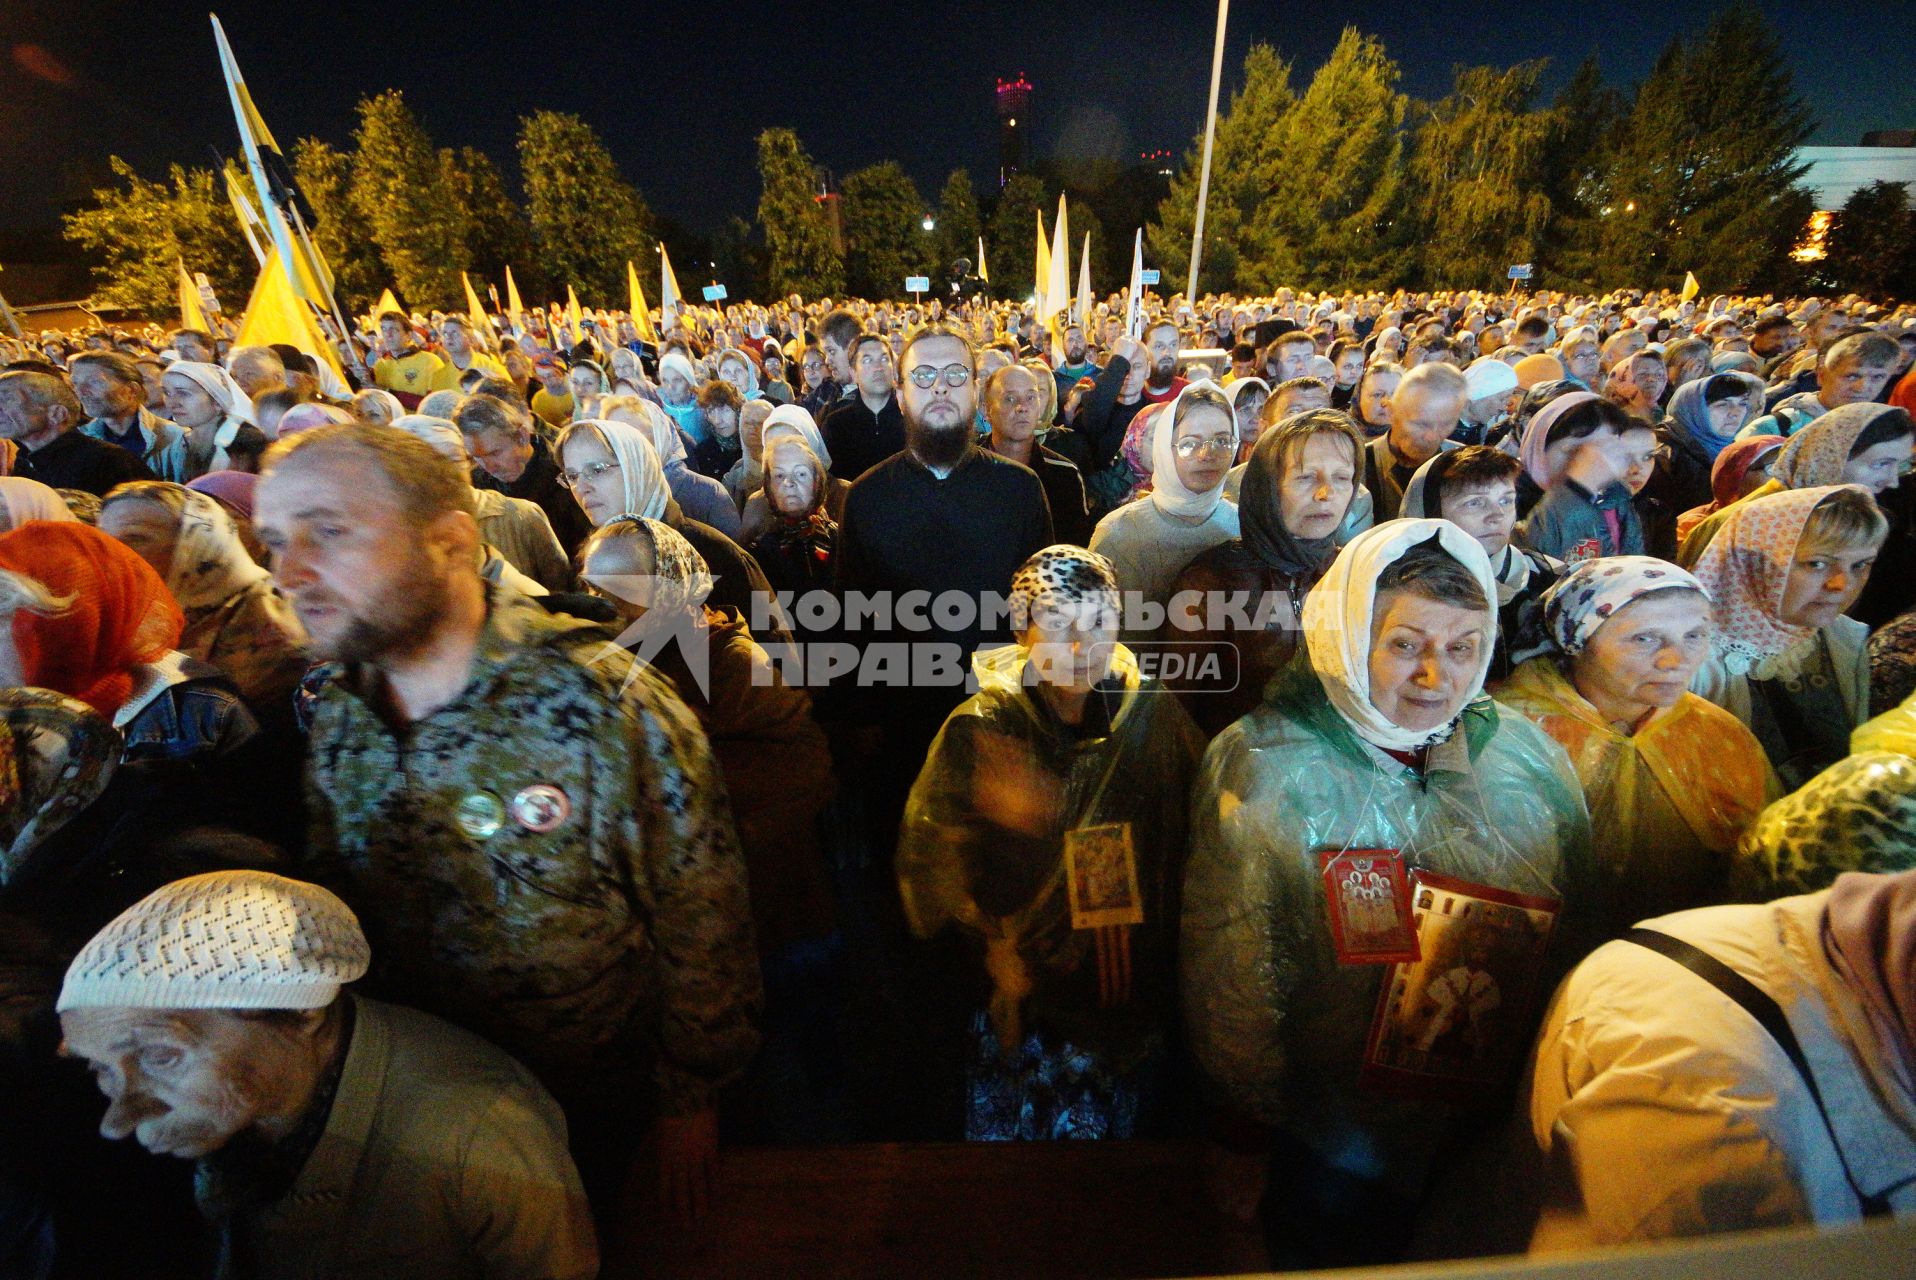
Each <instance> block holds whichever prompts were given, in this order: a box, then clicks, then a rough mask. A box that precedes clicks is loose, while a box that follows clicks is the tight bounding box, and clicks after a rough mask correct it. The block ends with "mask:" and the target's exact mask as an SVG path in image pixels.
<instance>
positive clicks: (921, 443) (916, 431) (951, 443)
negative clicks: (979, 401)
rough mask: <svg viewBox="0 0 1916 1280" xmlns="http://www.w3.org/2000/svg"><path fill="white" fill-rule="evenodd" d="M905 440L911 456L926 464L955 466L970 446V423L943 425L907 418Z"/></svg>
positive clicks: (942, 466)
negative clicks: (909, 447)
mask: <svg viewBox="0 0 1916 1280" xmlns="http://www.w3.org/2000/svg"><path fill="white" fill-rule="evenodd" d="M905 441H906V443H907V444H909V445H910V446H911V451H912V454H913V456H914V457H916V458H917V459H918V460H919V461H920V462H922V463H924V464H925V465H926V466H928V467H940V468H944V467H955V466H957V465H958V460H959V459H960V458H962V457H964V456H965V450H966V449H969V448H970V447H971V443H972V429H971V423H969V422H959V423H957V424H956V425H954V426H949V427H945V426H937V425H934V424H932V423H929V422H918V421H914V420H910V419H908V420H907V421H906V423H905Z"/></svg>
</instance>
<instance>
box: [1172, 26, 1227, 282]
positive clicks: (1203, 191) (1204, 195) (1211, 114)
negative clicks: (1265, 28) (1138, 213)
mask: <svg viewBox="0 0 1916 1280" xmlns="http://www.w3.org/2000/svg"><path fill="white" fill-rule="evenodd" d="M1230 12H1231V0H1217V42H1216V43H1215V44H1214V45H1213V46H1212V47H1211V105H1210V106H1209V107H1208V108H1207V109H1206V110H1205V113H1204V161H1203V163H1202V164H1201V165H1200V166H1199V168H1198V197H1197V220H1196V222H1195V223H1194V224H1193V225H1192V228H1191V280H1190V283H1189V285H1188V286H1187V287H1186V288H1185V290H1184V296H1185V297H1186V298H1187V299H1189V300H1190V301H1191V303H1192V305H1194V306H1195V305H1196V303H1197V296H1198V260H1199V259H1200V258H1201V257H1202V256H1203V255H1204V205H1205V202H1206V201H1207V200H1208V199H1209V198H1210V195H1211V141H1212V139H1213V138H1215V137H1216V136H1217V87H1218V81H1219V80H1220V79H1221V78H1222V77H1223V75H1224V20H1225V19H1226V18H1227V17H1229V16H1230Z"/></svg>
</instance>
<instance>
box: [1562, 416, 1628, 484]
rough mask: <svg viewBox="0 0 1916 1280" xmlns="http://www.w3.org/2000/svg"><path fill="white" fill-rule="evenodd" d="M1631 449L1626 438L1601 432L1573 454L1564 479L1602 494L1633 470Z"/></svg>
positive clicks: (1565, 470)
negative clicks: (1631, 468) (1626, 445)
mask: <svg viewBox="0 0 1916 1280" xmlns="http://www.w3.org/2000/svg"><path fill="white" fill-rule="evenodd" d="M1631 464H1632V459H1631V457H1630V451H1629V449H1627V448H1626V447H1625V446H1624V441H1623V437H1622V436H1619V435H1612V434H1610V433H1609V432H1607V431H1605V432H1598V433H1597V434H1596V435H1594V436H1592V437H1590V439H1589V440H1588V441H1586V442H1585V443H1584V444H1583V445H1581V446H1580V447H1579V448H1578V449H1577V451H1576V452H1575V453H1574V454H1572V455H1571V456H1570V462H1569V464H1568V465H1567V466H1565V467H1564V469H1563V474H1564V478H1565V479H1567V480H1574V481H1576V482H1577V483H1578V484H1580V485H1582V486H1583V488H1584V489H1585V490H1586V491H1588V492H1590V493H1602V492H1603V491H1604V490H1605V489H1607V488H1609V487H1610V486H1611V485H1613V484H1616V483H1618V482H1619V481H1621V480H1622V479H1623V477H1624V476H1625V475H1626V474H1628V473H1629V470H1630V467H1631Z"/></svg>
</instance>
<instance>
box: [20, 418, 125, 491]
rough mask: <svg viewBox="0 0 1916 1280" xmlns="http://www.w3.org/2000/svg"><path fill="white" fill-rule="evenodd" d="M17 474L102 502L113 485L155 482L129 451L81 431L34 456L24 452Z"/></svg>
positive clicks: (70, 433) (69, 433) (66, 434)
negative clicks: (76, 491) (82, 492)
mask: <svg viewBox="0 0 1916 1280" xmlns="http://www.w3.org/2000/svg"><path fill="white" fill-rule="evenodd" d="M15 473H16V474H18V475H23V476H25V477H27V478H28V479H29V480H38V481H39V482H40V483H41V484H44V485H47V486H50V487H51V488H55V489H80V490H83V491H85V492H87V493H92V494H97V495H99V496H100V497H102V498H104V497H105V496H106V495H107V492H108V490H110V489H112V488H113V486H114V485H118V484H125V483H126V482H127V481H129V480H152V479H154V478H155V477H154V475H153V472H152V471H151V470H150V469H149V468H148V467H147V465H146V464H145V463H144V462H141V461H140V460H139V458H137V457H136V456H134V454H133V453H132V452H131V451H130V450H127V449H122V448H121V447H120V446H119V445H117V444H108V443H107V442H106V441H104V440H95V439H94V438H93V437H92V436H89V435H82V434H81V433H80V431H79V429H78V428H75V429H74V430H72V431H67V432H62V433H61V434H60V435H59V436H58V437H56V438H55V439H54V440H53V441H52V442H51V443H49V444H45V445H42V446H41V447H40V448H38V449H35V450H33V451H32V452H31V453H29V452H26V451H25V450H24V449H23V450H22V451H21V454H20V459H19V461H18V462H17V463H16V464H15Z"/></svg>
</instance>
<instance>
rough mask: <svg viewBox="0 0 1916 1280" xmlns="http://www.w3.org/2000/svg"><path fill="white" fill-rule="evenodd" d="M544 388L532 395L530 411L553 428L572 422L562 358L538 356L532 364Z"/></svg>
mask: <svg viewBox="0 0 1916 1280" xmlns="http://www.w3.org/2000/svg"><path fill="white" fill-rule="evenodd" d="M533 368H534V369H536V370H537V371H538V373H539V381H540V382H543V383H544V384H545V386H543V387H541V388H540V389H539V390H537V391H535V392H533V393H532V411H533V412H534V413H536V414H538V415H539V417H540V418H542V419H544V420H545V422H546V423H548V424H549V425H551V426H554V427H563V426H565V425H566V424H567V423H568V422H571V421H572V389H571V388H570V387H568V386H566V380H565V375H566V362H565V357H563V356H540V357H539V358H538V360H536V361H534V362H533Z"/></svg>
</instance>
